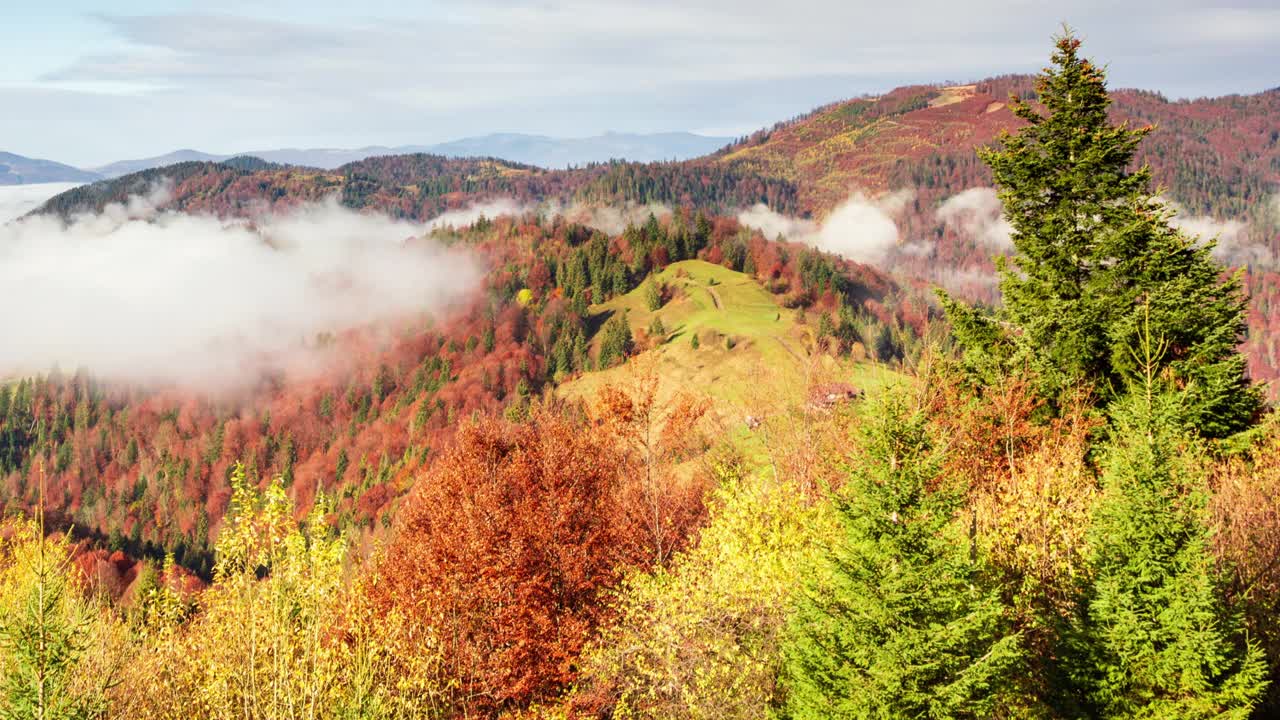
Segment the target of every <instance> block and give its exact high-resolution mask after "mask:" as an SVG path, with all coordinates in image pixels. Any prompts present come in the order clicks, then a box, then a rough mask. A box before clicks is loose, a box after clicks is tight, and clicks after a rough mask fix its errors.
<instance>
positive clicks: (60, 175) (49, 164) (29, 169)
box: [0, 152, 102, 185]
mask: <svg viewBox="0 0 1280 720" xmlns="http://www.w3.org/2000/svg"><path fill="white" fill-rule="evenodd" d="M101 179H102V175H100V174H98V173H95V172H90V171H86V170H81V169H79V168H74V167H71V166H70V165H64V164H62V163H59V162H54V161H52V160H41V159H38V158H29V157H23V156H21V155H14V154H13V153H7V152H0V185H34V184H36V183H63V182H81V183H83V182H93V181H95V180H101Z"/></svg>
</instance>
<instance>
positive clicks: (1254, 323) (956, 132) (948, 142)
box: [44, 76, 1280, 379]
mask: <svg viewBox="0 0 1280 720" xmlns="http://www.w3.org/2000/svg"><path fill="white" fill-rule="evenodd" d="M1011 94H1013V95H1017V96H1019V97H1032V96H1033V95H1034V92H1033V89H1032V82H1031V78H1029V77H1027V76H1005V77H999V78H993V79H988V80H984V81H982V82H978V83H974V84H971V85H958V86H941V85H920V86H911V87H903V88H898V89H896V90H893V91H891V92H888V93H885V94H884V95H881V96H878V97H862V98H854V99H850V100H845V101H841V102H836V103H833V104H830V105H827V106H823V107H820V108H818V109H816V110H814V111H812V112H810V113H807V114H805V115H803V116H801V117H798V118H795V119H792V120H789V121H786V122H781V123H779V124H777V125H775V126H774V127H772V128H769V129H766V130H761V131H760V132H757V133H754V134H752V135H751V136H749V137H746V138H743V139H741V140H740V141H738V142H736V143H734V144H732V145H730V146H729V147H727V148H725V149H723V150H721V151H719V152H717V153H715V154H712V155H710V156H706V157H703V158H698V159H695V160H688V161H683V162H670V163H647V164H646V163H625V162H615V163H607V164H599V165H590V166H587V167H584V168H577V169H572V170H545V169H541V168H537V167H533V166H529V165H522V164H518V163H512V162H508V161H505V160H500V159H495V158H469V159H449V158H444V157H440V156H433V155H421V154H417V155H393V156H384V157H375V158H369V159H366V160H362V161H360V162H355V163H350V164H347V165H344V166H342V167H340V168H337V169H336V170H332V171H327V170H319V169H311V168H298V167H287V166H279V165H270V164H267V163H263V162H262V161H258V160H250V159H244V158H241V159H237V160H232V161H228V162H224V163H199V162H193V163H181V164H178V165H173V166H169V167H167V168H157V169H153V170H148V171H145V172H142V173H135V174H133V175H128V176H125V177H122V178H118V179H116V180H111V181H106V182H100V183H95V184H93V185H88V186H85V187H81V188H77V189H75V190H72V191H69V192H67V193H64V194H62V195H59V196H57V197H55V198H53V199H52V200H50V201H49V202H48V204H47V205H46V206H45V207H44V211H47V212H58V213H62V214H64V215H65V214H69V213H73V212H78V211H86V210H88V211H94V210H99V209H101V208H102V207H103V206H104V205H105V204H106V203H109V202H123V201H124V200H126V199H127V198H128V197H129V196H131V195H135V194H144V193H147V192H149V191H151V190H153V189H154V188H156V187H159V186H160V185H161V184H163V183H162V181H164V182H165V183H168V185H167V191H166V193H165V194H164V198H163V201H164V202H163V205H164V206H165V207H171V208H174V209H180V210H190V211H201V212H212V213H217V214H222V215H239V214H247V213H253V212H260V211H261V210H262V209H263V208H264V207H289V206H292V205H296V204H298V203H300V202H305V201H309V200H317V199H320V198H323V197H328V196H336V197H338V198H340V200H341V202H342V203H343V204H344V205H347V206H349V207H353V208H361V209H370V210H378V211H382V212H386V213H388V214H390V215H392V216H395V217H403V218H411V219H418V220H421V219H426V218H431V217H435V216H437V215H439V214H441V213H442V212H445V211H447V210H450V209H458V208H464V207H466V206H468V205H472V204H475V203H477V202H480V201H486V200H495V199H513V200H515V201H517V202H520V203H529V202H543V201H547V202H551V203H554V204H560V205H566V204H574V203H588V204H592V205H605V204H613V205H618V204H649V203H662V204H666V205H669V206H680V207H687V208H690V209H701V210H706V211H710V212H718V213H733V212H737V211H739V210H742V209H745V208H750V207H752V206H754V205H756V204H764V205H767V206H768V207H769V208H770V209H772V210H773V211H775V212H777V213H781V214H784V215H792V216H808V217H814V218H818V219H821V218H823V217H825V216H826V215H827V214H829V213H830V211H831V210H833V209H834V208H836V207H837V206H838V205H839V204H840V203H842V202H843V201H845V200H846V199H847V198H849V197H850V195H851V193H852V192H854V191H863V192H867V193H870V194H872V195H874V194H875V193H879V192H889V191H907V192H908V193H909V202H906V203H905V204H904V205H903V206H902V207H901V208H900V209H899V210H898V211H897V216H896V217H895V218H894V220H895V222H896V223H897V225H898V228H899V231H900V235H901V239H900V240H901V243H900V247H901V248H902V250H903V251H902V252H896V253H891V254H890V256H889V257H888V258H887V259H886V260H885V261H884V263H883V266H884V267H885V268H886V269H889V270H891V271H894V272H896V273H898V274H899V275H900V276H902V277H904V278H915V279H918V280H920V281H922V282H925V283H933V284H942V285H944V286H947V287H949V288H950V289H952V290H954V291H956V292H958V293H959V294H961V295H962V296H966V297H970V298H972V299H976V300H982V301H985V302H994V301H995V300H996V299H997V297H996V282H995V279H994V274H993V271H994V265H993V263H992V256H993V255H994V254H996V253H997V252H999V251H1001V248H1000V247H992V244H991V243H990V242H984V241H983V239H982V238H981V237H977V236H976V234H975V233H974V232H973V227H972V224H971V222H972V221H971V217H970V216H965V217H960V218H958V219H957V218H956V217H954V216H952V217H951V218H948V217H947V216H946V215H945V214H944V213H942V212H940V211H941V210H942V209H943V207H944V205H946V204H947V202H948V200H950V199H952V198H958V199H965V198H961V195H962V193H964V192H965V191H973V190H974V189H975V188H988V187H989V186H990V185H991V178H990V175H989V172H988V171H987V169H986V167H985V166H984V165H983V164H982V162H981V161H980V160H979V159H978V157H977V154H976V149H977V148H979V147H982V146H986V145H990V144H991V143H992V142H993V141H994V140H995V139H996V138H997V137H998V136H999V133H1000V132H1001V131H1002V130H1006V129H1012V128H1015V127H1017V125H1018V121H1017V119H1016V118H1015V117H1014V116H1013V114H1012V112H1011V111H1010V110H1009V108H1008V103H1007V101H1008V99H1009V96H1010V95H1011ZM1112 100H1113V105H1112V114H1113V116H1114V119H1117V120H1128V121H1130V122H1131V123H1132V124H1134V125H1137V126H1145V125H1148V124H1150V125H1154V126H1155V129H1154V131H1153V132H1152V133H1151V134H1150V135H1149V136H1148V137H1147V139H1146V141H1145V142H1144V143H1143V144H1142V145H1141V147H1140V150H1139V153H1138V156H1137V159H1136V161H1137V162H1139V163H1142V162H1145V163H1149V164H1150V165H1151V168H1152V171H1153V176H1154V180H1155V181H1156V183H1157V184H1158V185H1159V186H1161V187H1162V188H1164V189H1165V190H1166V196H1167V197H1168V199H1170V200H1171V201H1173V202H1175V203H1177V204H1178V205H1179V206H1180V207H1181V210H1180V212H1181V213H1182V214H1184V215H1186V216H1187V217H1188V224H1189V226H1190V227H1192V228H1196V229H1199V230H1200V231H1201V232H1202V233H1203V234H1205V235H1207V236H1212V235H1214V234H1222V237H1220V238H1219V239H1220V241H1221V243H1222V245H1223V250H1222V253H1221V255H1220V257H1221V259H1223V260H1224V261H1225V262H1226V263H1228V264H1229V265H1232V266H1237V267H1242V268H1243V269H1244V270H1245V273H1246V278H1245V282H1246V285H1247V287H1248V289H1249V291H1250V293H1251V295H1252V297H1253V301H1252V302H1253V304H1252V309H1251V312H1250V316H1249V323H1250V328H1251V333H1250V337H1249V338H1248V340H1247V342H1246V345H1245V350H1246V353H1247V355H1248V357H1249V361H1250V369H1251V372H1252V373H1253V375H1254V376H1255V377H1257V378H1260V379H1275V378H1280V319H1277V318H1280V313H1277V312H1273V309H1274V308H1276V307H1277V305H1278V304H1280V274H1278V271H1280V262H1278V261H1277V258H1280V89H1273V90H1268V91H1266V92H1262V93H1258V94H1254V95H1231V96H1225V97H1219V98H1204V99H1196V100H1179V101H1170V100H1168V99H1166V98H1164V97H1162V96H1160V95H1159V94H1156V93H1152V92H1147V91H1142V90H1119V91H1116V92H1115V93H1113V95H1112ZM979 192H981V191H979ZM986 192H987V193H988V195H987V197H986V200H987V202H988V204H990V203H994V193H991V192H990V191H986ZM966 197H967V196H966ZM979 197H981V195H980V196H979ZM987 209H988V210H989V209H990V208H989V207H988V208H987ZM996 209H997V211H998V206H996ZM973 210H974V208H973V207H970V209H969V211H970V212H972V211H973ZM977 210H978V211H979V212H981V211H983V210H982V208H977ZM997 239H998V238H997Z"/></svg>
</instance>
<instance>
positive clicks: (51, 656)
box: [0, 472, 115, 720]
mask: <svg viewBox="0 0 1280 720" xmlns="http://www.w3.org/2000/svg"><path fill="white" fill-rule="evenodd" d="M41 475H42V478H43V472H42V473H41ZM11 529H15V528H12V527H11ZM8 542H9V547H8V548H7V550H8V551H9V557H8V558H7V559H8V561H9V565H8V567H5V566H3V565H0V718H3V719H4V720H81V719H86V720H87V719H88V718H96V717H102V716H103V715H104V714H105V712H106V709H107V708H106V691H107V690H108V689H109V688H110V687H111V685H112V684H114V681H115V678H114V672H109V673H108V674H107V676H105V677H95V678H89V679H87V680H88V681H86V679H85V678H81V677H77V675H78V673H79V672H80V670H81V664H82V663H83V662H84V661H85V660H86V657H87V654H88V652H89V649H90V648H89V644H90V625H91V623H92V617H93V612H94V609H93V607H92V606H91V604H90V603H89V601H87V600H86V599H85V598H84V597H82V595H81V593H80V588H79V587H77V585H76V583H75V581H74V577H75V576H74V574H73V573H75V572H76V571H75V569H74V568H73V565H72V557H71V547H70V544H69V543H68V541H67V540H66V539H65V538H63V539H60V540H53V539H50V538H47V537H45V527H44V491H43V479H42V481H41V493H40V505H39V512H38V515H37V520H36V522H34V523H31V524H30V525H28V526H25V527H23V526H17V527H16V535H15V537H12V538H10V539H9V541H8Z"/></svg>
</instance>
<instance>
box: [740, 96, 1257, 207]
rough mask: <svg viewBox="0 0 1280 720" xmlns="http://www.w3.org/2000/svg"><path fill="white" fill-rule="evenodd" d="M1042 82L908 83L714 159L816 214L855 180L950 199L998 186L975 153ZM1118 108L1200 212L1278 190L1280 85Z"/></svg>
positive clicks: (1148, 156) (1185, 200) (1152, 99)
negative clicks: (770, 180)
mask: <svg viewBox="0 0 1280 720" xmlns="http://www.w3.org/2000/svg"><path fill="white" fill-rule="evenodd" d="M1032 82H1033V81H1032V78H1031V77H1029V76H1022V75H1011V76H1006V77H1000V78H993V79H989V80H984V81H982V82H978V83H975V84H972V85H956V86H936V85H921V86H911V87H903V88H898V89H896V90H893V91H891V92H889V93H886V94H884V95H882V96H879V97H863V98H854V99H851V100H846V101H842V102H837V103H833V104H831V105H826V106H824V107H821V108H818V109H816V110H814V111H812V112H810V113H807V114H805V115H803V116H801V117H798V118H795V119H792V120H789V121H785V122H781V123H778V124H777V125H775V126H773V127H772V128H769V129H766V130H761V131H759V132H757V133H754V134H752V135H750V136H748V137H746V138H743V139H741V140H739V141H738V142H737V143H735V144H733V145H731V146H729V147H728V148H725V149H724V150H722V151H720V152H719V153H717V154H716V156H715V157H716V159H717V160H719V161H720V162H723V163H725V164H729V165H733V166H737V167H742V168H746V169H750V170H753V171H755V172H760V173H762V174H765V175H768V176H776V177H784V178H787V179H789V180H791V181H792V182H795V183H796V185H797V187H798V188H799V190H800V204H801V207H803V208H804V209H805V210H809V211H812V212H815V213H818V214H821V213H822V212H823V211H825V210H828V209H830V208H831V207H832V206H834V205H835V204H837V203H839V202H840V201H841V200H843V199H844V198H845V197H846V196H847V195H848V188H849V187H851V186H856V187H859V188H863V189H866V190H869V191H877V190H893V189H898V188H902V187H913V188H917V189H919V190H922V191H925V190H932V189H936V190H938V191H939V192H941V193H944V194H952V193H955V192H959V191H960V190H963V189H965V188H967V187H973V186H978V185H990V184H991V177H990V173H989V172H988V171H987V169H986V167H985V166H984V165H983V164H982V163H981V162H980V161H979V160H978V158H977V156H976V154H975V153H974V149H975V148H977V147H980V146H983V145H988V144H990V143H991V142H992V141H993V140H995V139H996V137H997V136H998V135H999V133H1000V131H1001V130H1006V129H1013V128H1016V127H1017V126H1018V125H1019V122H1020V121H1018V120H1017V118H1015V117H1014V116H1013V113H1012V112H1011V111H1010V110H1009V107H1008V102H1007V101H1008V98H1009V96H1010V95H1011V94H1012V95H1016V96H1018V97H1022V98H1026V99H1029V98H1033V97H1034V95H1035V93H1034V90H1033V88H1032ZM1111 98H1112V102H1113V104H1112V115H1113V119H1115V120H1128V121H1130V123H1131V124H1133V125H1135V126H1141V125H1147V124H1150V125H1154V126H1155V128H1156V129H1155V131H1154V132H1153V133H1152V134H1151V135H1150V136H1149V137H1148V138H1147V140H1146V142H1144V143H1143V144H1142V146H1141V149H1140V150H1139V153H1138V161H1139V162H1140V163H1141V162H1146V163H1150V164H1151V166H1152V169H1153V170H1154V173H1155V180H1156V182H1157V183H1158V184H1160V185H1161V186H1163V187H1166V188H1168V190H1169V192H1170V194H1171V195H1172V196H1173V198H1174V199H1176V200H1177V201H1178V202H1179V203H1181V204H1183V205H1184V206H1186V207H1187V208H1188V209H1189V210H1191V211H1192V212H1195V213H1197V214H1208V215H1214V216H1218V217H1235V218H1238V219H1244V218H1245V217H1253V215H1254V214H1255V213H1256V212H1257V211H1258V210H1259V203H1262V202H1263V201H1264V200H1268V199H1270V198H1271V197H1273V196H1274V194H1275V192H1276V191H1277V189H1280V89H1272V90H1268V91H1266V92H1262V93H1258V94H1255V95H1229V96H1225V97H1219V98H1201V99H1196V100H1179V101H1170V100H1168V99H1166V98H1165V97H1163V96H1162V95H1160V94H1158V93H1153V92H1148V91H1144V90H1117V91H1115V92H1113V93H1112V95H1111Z"/></svg>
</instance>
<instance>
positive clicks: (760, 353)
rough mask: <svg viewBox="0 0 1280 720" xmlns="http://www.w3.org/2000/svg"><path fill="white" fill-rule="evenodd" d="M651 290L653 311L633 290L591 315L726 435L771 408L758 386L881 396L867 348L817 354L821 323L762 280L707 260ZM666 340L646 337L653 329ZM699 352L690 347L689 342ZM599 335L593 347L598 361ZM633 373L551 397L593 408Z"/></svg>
mask: <svg viewBox="0 0 1280 720" xmlns="http://www.w3.org/2000/svg"><path fill="white" fill-rule="evenodd" d="M650 282H655V283H657V284H658V286H660V287H663V288H664V296H665V298H664V302H663V304H662V306H661V307H659V308H658V309H657V310H650V309H649V307H648V301H647V298H646V288H645V287H639V288H636V289H635V290H632V291H631V292H629V293H627V294H625V295H620V296H618V297H616V298H613V299H611V300H609V301H607V302H604V303H601V304H599V305H593V306H591V308H590V312H591V317H592V319H593V322H594V323H596V324H599V325H603V324H604V323H605V322H606V321H607V320H608V319H609V318H612V317H614V316H617V315H622V316H625V317H626V318H627V320H628V322H629V324H630V327H631V332H632V335H633V336H634V337H636V338H639V339H638V340H637V349H638V351H639V354H638V355H637V361H638V362H640V363H648V366H649V367H651V368H652V370H653V371H654V372H656V373H657V374H658V375H659V376H660V377H661V378H662V379H663V386H662V390H663V391H664V392H666V393H674V392H675V391H677V390H684V391H694V392H697V393H699V394H701V395H705V396H707V397H708V398H710V399H711V400H712V403H713V406H712V407H713V409H714V411H715V412H716V414H717V415H718V416H719V417H720V418H721V419H722V420H723V421H724V422H725V423H726V425H727V426H728V427H730V428H734V427H737V426H740V425H741V424H742V423H743V419H744V418H745V417H747V416H749V415H751V414H752V413H753V412H759V411H760V406H762V405H766V404H768V399H767V398H766V397H764V396H762V395H761V394H760V390H761V386H762V383H767V384H768V385H769V386H771V387H775V388H779V387H782V388H788V389H789V390H790V392H791V394H792V395H793V396H797V397H802V396H803V395H804V394H805V393H806V392H807V391H808V390H809V389H810V388H812V387H815V386H818V385H822V384H826V383H832V382H838V383H844V384H851V385H852V386H854V387H855V388H857V389H859V390H865V389H868V388H874V387H879V386H880V385H881V384H883V382H884V381H885V379H886V378H888V377H891V376H893V375H894V373H892V372H891V371H889V370H887V369H886V368H884V367H883V366H881V365H879V364H877V363H876V362H875V361H874V359H873V358H869V357H867V350H866V348H865V347H863V348H859V349H856V350H854V352H853V353H852V357H850V356H849V355H841V354H838V353H835V352H831V351H830V350H828V349H826V348H824V347H822V346H821V345H820V343H819V338H818V334H819V333H818V325H819V323H818V322H817V318H816V317H815V318H814V319H813V320H812V321H811V320H810V319H809V318H807V317H806V314H805V313H804V312H803V311H802V310H799V309H790V308H785V307H781V306H780V305H779V304H778V301H777V298H776V296H774V295H773V294H771V293H770V292H769V291H768V290H767V289H765V288H764V287H763V286H762V285H761V283H760V282H759V280H757V279H756V278H754V277H751V276H749V275H746V274H743V273H741V272H735V271H733V270H731V269H729V268H726V267H724V266H723V265H713V264H711V263H709V262H706V261H705V260H686V261H682V262H678V263H672V264H671V265H669V266H667V267H666V268H665V269H663V270H662V271H661V272H659V273H655V274H654V275H653V276H652V278H651V280H650ZM655 319H656V320H660V321H661V325H662V328H663V330H664V332H663V333H662V334H660V335H653V334H651V332H650V330H651V329H652V328H654V320H655ZM695 337H696V338H697V347H694V343H693V341H694V338H695ZM602 339H603V338H602V337H601V334H600V333H597V335H596V338H595V339H594V341H593V343H592V349H593V351H595V352H596V353H598V352H599V349H600V348H599V345H600V343H601V341H602ZM629 372H630V370H629V369H628V368H626V367H621V366H620V367H616V368H611V369H608V370H601V371H597V372H592V373H586V374H584V375H581V376H579V377H577V378H574V379H572V380H569V381H568V382H565V383H564V384H562V385H560V386H559V388H558V389H557V394H558V395H560V396H562V397H566V398H583V399H589V398H592V397H594V396H595V394H596V393H597V392H598V390H599V389H600V388H601V387H605V386H608V385H614V384H619V383H623V382H625V379H626V377H627V374H628V373H629Z"/></svg>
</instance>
